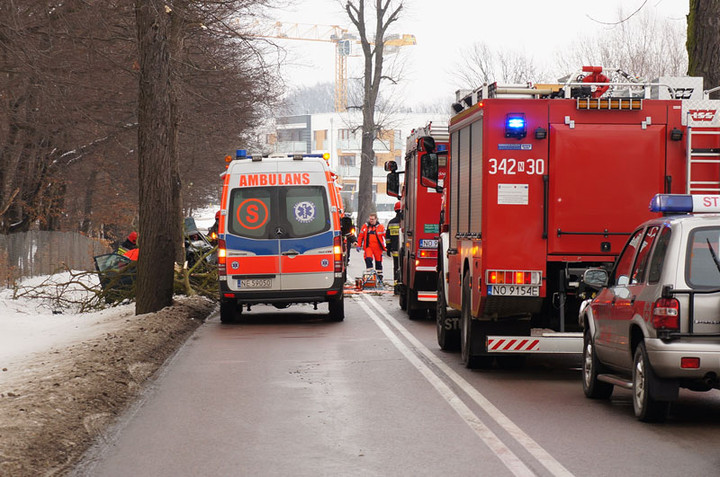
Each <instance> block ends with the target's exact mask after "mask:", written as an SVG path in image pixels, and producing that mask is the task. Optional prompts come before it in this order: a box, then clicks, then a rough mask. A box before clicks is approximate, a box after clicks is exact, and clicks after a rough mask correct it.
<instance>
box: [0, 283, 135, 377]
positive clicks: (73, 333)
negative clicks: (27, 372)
mask: <svg viewBox="0 0 720 477" xmlns="http://www.w3.org/2000/svg"><path fill="white" fill-rule="evenodd" d="M75 273H78V272H75ZM70 278H71V277H70V274H69V273H67V272H66V273H60V274H57V275H53V276H41V277H33V278H28V279H26V280H23V281H22V282H20V283H19V286H18V290H19V291H20V292H22V291H27V290H34V291H40V290H42V291H43V295H47V296H53V295H56V294H57V293H58V290H59V289H64V287H63V286H62V285H58V284H62V283H67V282H68V281H69V279H70ZM87 278H89V281H87V284H88V285H97V276H96V275H88V276H87ZM93 281H94V283H93ZM39 286H41V287H40V288H38V287H39ZM13 293H14V291H13V290H9V289H4V290H0V370H1V369H2V368H7V366H8V365H9V364H17V363H21V362H23V361H25V360H30V359H32V357H33V356H34V355H35V354H36V353H42V352H47V351H49V350H50V349H52V348H55V347H59V346H66V345H69V344H73V343H76V342H80V341H84V340H87V339H91V338H94V337H96V336H100V335H101V334H102V333H103V332H106V331H108V330H109V329H112V328H113V327H115V326H117V323H118V321H121V320H122V319H123V318H124V317H126V316H131V315H132V314H134V312H135V305H134V303H131V304H126V305H120V306H117V307H114V308H108V309H105V310H102V311H98V312H92V313H79V312H78V310H77V307H74V306H70V305H65V306H59V305H58V304H57V303H56V301H55V300H50V299H40V298H30V297H20V298H17V299H14V298H13ZM89 296H90V292H88V291H85V290H82V289H81V288H80V287H74V288H71V289H69V290H65V292H64V297H65V298H67V299H68V300H70V301H79V300H80V299H81V298H88V297H89ZM0 376H2V375H0Z"/></svg>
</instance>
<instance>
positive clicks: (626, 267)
mask: <svg viewBox="0 0 720 477" xmlns="http://www.w3.org/2000/svg"><path fill="white" fill-rule="evenodd" d="M719 206H720V196H697V195H694V196H689V195H669V194H661V195H657V196H655V197H654V198H653V200H652V202H651V205H650V209H651V211H653V212H663V213H666V214H667V213H673V214H682V213H685V215H672V216H665V217H662V218H657V219H653V220H649V221H647V222H645V223H644V224H642V225H640V226H639V227H638V228H637V229H636V230H635V231H634V232H633V233H632V234H631V235H630V238H629V239H628V242H627V244H626V245H625V248H624V249H623V251H622V253H621V254H620V256H619V257H618V259H617V261H616V262H615V267H614V269H613V271H612V273H611V274H610V275H609V277H608V276H607V274H603V273H602V272H601V271H600V270H597V269H596V270H591V271H589V272H588V274H587V275H588V276H586V277H585V280H587V281H589V282H593V281H595V283H596V284H598V285H603V286H604V287H603V288H602V289H601V290H600V291H599V293H598V294H597V296H596V297H595V298H594V299H593V300H592V302H590V304H589V305H588V306H587V307H585V308H584V309H583V310H582V312H581V317H580V319H581V320H582V321H583V323H584V327H585V339H584V346H583V390H584V391H585V395H586V396H587V397H589V398H595V399H600V398H603V399H607V398H609V397H610V395H611V394H612V391H613V386H620V387H623V388H626V389H630V390H632V401H633V409H634V411H635V415H636V416H637V417H638V418H639V419H640V420H641V421H663V420H664V419H665V418H666V417H667V412H668V408H669V405H670V402H671V401H674V400H676V399H677V397H678V389H679V388H680V387H683V388H688V389H692V390H694V391H709V390H711V389H713V388H718V387H720V383H719V380H718V375H720V258H718V257H719V256H720V215H718V214H707V213H704V212H720V207H719ZM690 212H692V213H690ZM698 212H703V213H698Z"/></svg>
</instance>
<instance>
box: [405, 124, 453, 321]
mask: <svg viewBox="0 0 720 477" xmlns="http://www.w3.org/2000/svg"><path fill="white" fill-rule="evenodd" d="M425 137H431V138H433V141H434V144H435V151H447V150H448V146H449V144H448V137H447V127H446V126H445V127H435V126H432V124H429V125H428V126H425V127H422V128H418V129H416V130H414V131H413V132H412V133H411V134H410V136H409V137H408V139H407V147H406V154H405V171H404V172H405V182H404V185H403V194H402V203H403V209H402V210H403V216H402V219H401V221H400V230H401V241H400V245H399V251H398V253H399V267H400V270H399V277H398V278H399V280H398V282H399V283H398V293H399V295H400V304H401V307H402V308H404V309H407V311H408V315H409V316H410V317H411V318H418V317H420V316H422V315H423V314H424V313H425V311H426V310H428V309H430V310H432V311H434V310H435V306H436V305H435V302H436V300H437V269H436V265H437V250H438V249H437V240H438V234H439V228H438V216H439V215H440V204H441V201H442V194H441V193H439V192H437V191H436V190H435V189H432V188H429V187H424V186H422V185H421V183H420V181H421V177H420V161H421V160H422V157H423V156H424V155H425V154H427V153H428V152H429V151H427V150H425V149H424V147H423V138H425ZM444 157H447V156H444ZM446 172H447V166H446V165H442V164H441V165H440V166H439V167H438V176H439V179H440V180H441V181H442V180H444V177H445V175H446Z"/></svg>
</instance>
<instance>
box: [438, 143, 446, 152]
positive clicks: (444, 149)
mask: <svg viewBox="0 0 720 477" xmlns="http://www.w3.org/2000/svg"><path fill="white" fill-rule="evenodd" d="M437 151H438V152H442V151H447V146H446V145H445V144H438V145H437Z"/></svg>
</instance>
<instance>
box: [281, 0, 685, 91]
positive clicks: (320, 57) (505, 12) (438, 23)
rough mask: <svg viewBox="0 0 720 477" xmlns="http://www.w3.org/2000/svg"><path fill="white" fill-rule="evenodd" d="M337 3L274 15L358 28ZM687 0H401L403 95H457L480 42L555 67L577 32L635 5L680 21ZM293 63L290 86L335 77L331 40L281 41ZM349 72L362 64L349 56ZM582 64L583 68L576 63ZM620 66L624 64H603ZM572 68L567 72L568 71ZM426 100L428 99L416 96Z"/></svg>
mask: <svg viewBox="0 0 720 477" xmlns="http://www.w3.org/2000/svg"><path fill="white" fill-rule="evenodd" d="M343 3H344V2H342V1H338V0H299V1H297V3H296V4H295V5H294V6H292V7H290V8H287V9H284V10H282V11H281V10H276V11H275V12H274V15H275V16H276V17H277V20H278V21H281V22H283V23H285V24H290V23H307V24H317V25H340V26H343V27H347V28H348V29H349V30H350V31H351V32H352V31H355V30H354V27H352V26H351V23H350V21H349V20H348V18H347V16H346V14H345V13H344V11H343V10H342V4H343ZM688 4H689V0H604V1H592V2H591V1H586V0H546V1H544V2H539V1H537V0H512V1H502V0H492V1H488V0H405V11H404V13H403V14H402V18H401V20H400V21H399V22H398V23H397V24H396V26H395V28H394V29H393V33H400V34H402V33H410V34H413V35H415V37H416V38H417V45H415V46H409V47H404V48H403V50H404V54H405V57H406V68H405V78H406V80H405V82H404V85H403V86H402V88H403V90H404V94H406V95H407V96H408V97H411V98H414V99H413V102H432V101H434V100H439V99H441V98H447V97H452V96H454V92H455V90H456V89H458V87H460V86H461V85H459V84H457V80H454V79H453V78H452V76H451V74H450V71H451V70H452V67H453V66H454V65H457V64H458V63H459V62H460V53H461V51H462V48H467V47H468V46H469V45H472V44H473V43H474V42H483V43H486V44H488V45H489V46H490V47H493V49H500V48H503V47H509V48H510V49H513V50H516V51H524V52H528V53H530V54H532V56H533V57H534V59H535V60H536V62H537V64H538V65H539V66H540V67H543V66H545V65H552V63H553V58H554V57H555V55H556V54H558V52H562V51H563V49H567V48H569V47H571V46H572V44H573V42H574V41H576V40H577V39H578V38H579V37H580V36H581V35H590V34H593V33H595V32H602V31H603V30H604V29H608V28H612V27H610V26H607V25H603V24H602V22H606V23H612V22H616V21H617V19H618V18H619V9H620V8H622V12H623V13H624V16H628V15H630V14H631V13H633V12H634V11H636V10H637V9H638V8H639V7H640V6H643V5H644V7H643V8H645V9H649V10H652V11H654V12H657V14H658V15H659V16H660V17H661V18H667V19H671V20H673V21H677V22H680V23H681V24H683V25H684V24H685V21H686V17H685V16H686V15H687V12H688ZM282 44H283V46H286V47H287V48H288V50H289V51H290V53H291V55H292V56H291V58H292V61H291V62H290V64H288V66H287V67H286V68H285V70H284V76H285V78H286V81H287V82H288V84H290V85H312V84H316V83H318V82H326V81H327V82H331V81H334V58H335V56H334V55H335V52H334V46H333V44H332V43H316V42H309V41H284V42H283V43H282ZM349 65H350V75H351V76H353V73H354V74H355V75H357V74H358V68H361V67H362V59H361V58H360V57H357V58H350V59H349ZM578 66H582V65H578ZM608 66H616V67H621V65H608ZM567 73H569V72H567ZM420 98H426V99H427V101H419V99H420Z"/></svg>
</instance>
